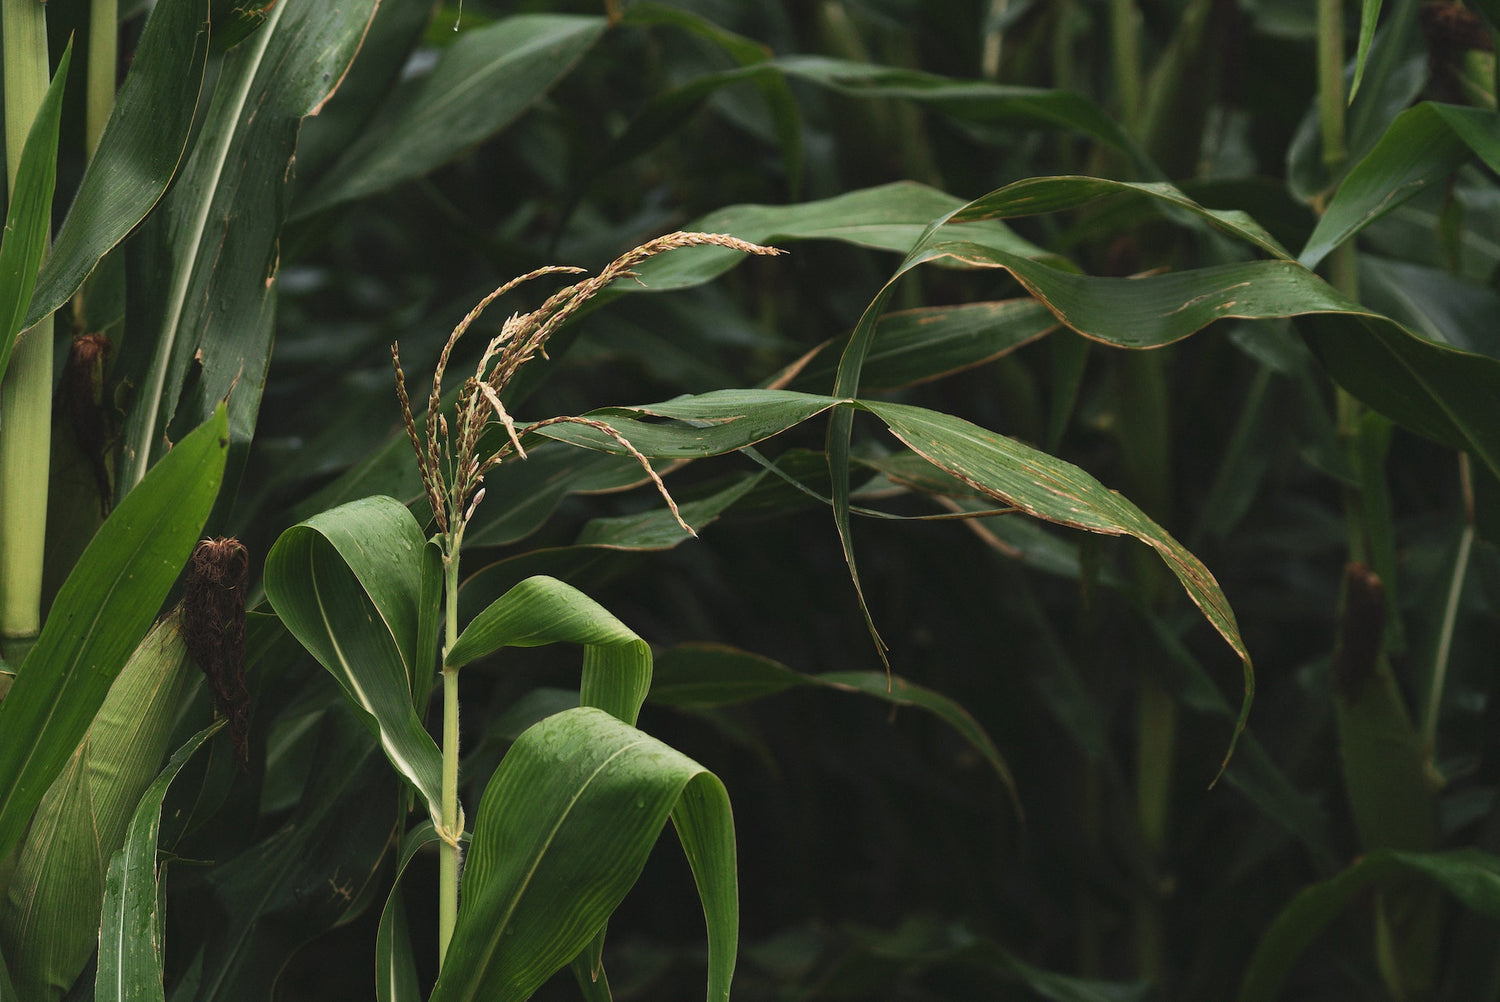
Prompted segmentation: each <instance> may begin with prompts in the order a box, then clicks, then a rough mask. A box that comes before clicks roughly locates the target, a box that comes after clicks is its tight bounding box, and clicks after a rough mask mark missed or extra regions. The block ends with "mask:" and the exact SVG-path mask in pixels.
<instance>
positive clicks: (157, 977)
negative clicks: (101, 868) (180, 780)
mask: <svg viewBox="0 0 1500 1002" xmlns="http://www.w3.org/2000/svg"><path fill="white" fill-rule="evenodd" d="M222 726H224V724H223V721H216V722H215V723H213V724H211V725H210V726H208V727H205V728H204V729H203V730H201V731H199V732H198V733H197V734H195V735H193V736H192V737H191V738H189V739H188V742H187V743H186V744H184V745H183V746H182V747H181V748H179V749H178V750H177V751H176V753H174V754H173V755H172V758H171V760H170V761H168V762H167V765H166V768H164V769H162V771H161V774H160V775H159V776H157V777H156V780H155V781H154V782H153V783H152V784H151V785H150V786H149V787H147V788H146V792H145V793H144V794H143V795H142V796H141V800H140V804H139V806H137V807H136V809H135V812H134V813H133V814H132V815H131V818H130V826H129V828H128V829H127V830H126V833H125V845H124V847H123V848H122V849H120V850H119V851H118V852H116V853H115V854H114V856H113V858H111V860H110V863H109V875H108V877H107V878H106V881H105V885H104V916H103V921H102V922H101V924H100V926H99V970H98V973H97V974H96V976H95V979H94V1000H95V1002H165V999H166V992H165V990H164V989H163V987H162V948H161V929H162V916H161V912H160V893H159V885H160V882H161V874H160V871H159V870H158V869H157V864H156V840H157V833H158V832H159V831H160V830H161V806H162V801H163V800H164V799H166V796H167V787H169V786H171V785H172V780H174V779H176V778H177V774H178V773H179V772H180V771H182V767H183V765H185V764H186V763H187V760H188V759H189V758H191V757H192V756H193V753H194V752H196V751H197V750H198V749H199V748H200V747H201V746H202V745H203V743H204V742H205V741H207V740H208V739H209V738H210V737H212V736H213V735H214V733H215V732H216V731H218V730H219V728H220V727H222Z"/></svg>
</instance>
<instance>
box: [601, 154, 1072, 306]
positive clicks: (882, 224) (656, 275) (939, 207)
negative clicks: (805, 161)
mask: <svg viewBox="0 0 1500 1002" xmlns="http://www.w3.org/2000/svg"><path fill="white" fill-rule="evenodd" d="M965 204H966V203H965V202H964V201H963V199H961V198H957V197H955V196H953V195H949V194H947V193H946V192H942V191H938V190H937V189H936V188H930V187H928V186H927V185H922V184H917V183H916V182H914V181H897V182H894V183H892V184H885V185H880V186H878V187H875V188H862V189H860V190H858V191H851V192H846V193H845V194H842V195H835V196H834V197H832V198H825V199H822V200H820V201H816V202H801V203H798V204H796V205H731V206H729V207H727V208H724V209H718V210H716V211H714V212H711V213H709V214H708V215H706V216H701V217H699V218H698V219H695V220H694V221H693V222H692V223H691V224H689V228H691V229H693V230H699V231H703V232H707V233H729V234H733V235H734V236H737V237H739V238H741V239H742V240H750V241H752V242H754V243H761V244H781V243H786V242H788V241H793V240H838V241H842V242H844V243H848V244H853V245H854V246H856V247H870V248H874V249H876V250H888V251H895V252H897V253H901V254H904V253H906V252H907V251H909V250H910V249H911V248H912V246H913V245H914V244H915V243H916V242H917V241H918V240H919V239H921V237H922V235H923V234H924V233H925V232H926V231H927V228H928V226H929V224H931V223H932V221H933V220H934V219H938V218H939V217H946V216H948V215H949V214H951V213H954V212H957V211H958V210H959V209H962V208H963V207H964V205H965ZM972 232H973V233H974V235H975V239H976V240H978V241H982V242H984V243H987V244H991V245H993V246H996V247H1002V248H1005V249H1008V250H1010V251H1012V252H1013V253H1015V254H1019V255H1021V256H1024V257H1033V258H1037V259H1039V260H1046V261H1050V262H1052V263H1054V264H1057V265H1059V266H1065V267H1070V265H1068V263H1067V261H1066V259H1064V258H1061V257H1059V256H1057V255H1055V254H1052V253H1050V252H1048V251H1045V250H1043V249H1041V248H1040V247H1037V246H1036V245H1035V244H1033V243H1031V242H1030V241H1028V240H1025V239H1023V238H1022V237H1020V236H1019V235H1017V234H1016V233H1014V232H1012V231H1011V230H1010V229H1009V228H1008V227H1006V226H1005V225H1004V224H1003V223H998V222H994V221H989V222H983V223H980V224H979V225H977V226H976V227H975V229H974V230H973V231H972ZM744 257H745V255H743V254H741V253H739V252H738V251H734V250H730V249H728V248H724V247H685V248H682V249H680V250H674V251H670V252H668V253H666V254H660V255H657V256H656V257H654V258H652V259H651V260H649V261H646V262H644V263H643V264H641V265H640V266H639V267H637V268H636V269H635V270H636V271H637V272H638V273H639V275H640V286H638V287H637V286H633V285H627V284H624V283H621V284H620V285H619V286H618V287H617V288H619V289H622V290H626V291H628V290H630V289H631V288H644V289H646V290H649V291H654V292H660V291H663V290H667V289H682V288H688V287H690V286H694V285H701V284H702V283H704V282H708V281H711V280H712V279H714V278H717V277H718V276H719V275H722V274H723V273H724V272H726V271H729V270H730V269H731V268H734V267H735V266H736V265H738V264H739V263H740V262H741V261H742V260H743V259H744Z"/></svg>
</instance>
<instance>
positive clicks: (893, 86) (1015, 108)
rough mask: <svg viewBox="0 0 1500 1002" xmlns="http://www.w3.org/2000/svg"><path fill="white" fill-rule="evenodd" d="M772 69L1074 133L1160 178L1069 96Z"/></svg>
mask: <svg viewBox="0 0 1500 1002" xmlns="http://www.w3.org/2000/svg"><path fill="white" fill-rule="evenodd" d="M772 65H773V66H774V67H775V68H776V69H777V70H779V71H780V72H782V73H785V74H786V75H787V76H790V77H792V78H793V79H796V80H804V81H807V82H808V83H814V84H818V85H820V86H823V87H827V88H829V89H830V90H833V91H836V92H838V93H840V94H844V95H847V96H849V97H873V98H904V99H906V100H910V101H917V102H920V103H923V104H929V105H931V106H932V107H934V108H936V109H938V110H939V111H941V112H943V113H944V114H946V115H950V116H952V117H953V118H955V119H958V120H959V121H963V122H972V123H975V124H978V125H1007V126H1021V127H1026V128H1052V129H1067V130H1072V131H1076V132H1079V133H1081V134H1083V135H1086V136H1090V137H1092V138H1094V139H1098V140H1099V141H1100V142H1103V143H1105V144H1107V145H1109V146H1112V147H1114V148H1115V149H1117V150H1120V151H1122V152H1124V153H1127V154H1129V155H1130V157H1131V158H1132V159H1133V160H1134V161H1135V162H1136V164H1137V166H1138V167H1140V169H1141V170H1142V171H1143V172H1145V173H1147V174H1154V175H1158V176H1159V174H1160V172H1159V170H1158V169H1157V168H1156V167H1154V166H1153V165H1152V164H1151V161H1150V158H1149V157H1148V156H1147V155H1146V153H1145V152H1144V151H1143V150H1142V149H1141V148H1140V146H1139V145H1138V144H1137V143H1136V142H1135V140H1134V139H1132V138H1131V137H1130V135H1129V134H1128V133H1127V132H1126V131H1125V130H1124V129H1122V128H1121V127H1120V125H1119V123H1117V122H1116V121H1115V120H1114V119H1112V118H1110V117H1109V116H1108V115H1106V114H1105V113H1104V111H1103V110H1101V109H1100V108H1099V106H1098V105H1096V104H1094V103H1093V102H1091V101H1089V100H1088V99H1087V98H1084V97H1081V96H1080V95H1078V94H1074V93H1072V92H1070V91H1066V90H1060V89H1051V88H1041V87H1014V86H1004V85H1001V84H995V83H990V82H989V81H982V80H956V79H952V78H950V77H942V76H938V75H936V74H933V73H923V72H921V71H919V70H909V69H901V68H898V67H893V66H876V65H872V64H869V63H857V62H851V61H848V60H844V59H832V58H828V57H826V56H786V57H784V58H781V59H778V60H776V61H775V62H774V63H773V64H772Z"/></svg>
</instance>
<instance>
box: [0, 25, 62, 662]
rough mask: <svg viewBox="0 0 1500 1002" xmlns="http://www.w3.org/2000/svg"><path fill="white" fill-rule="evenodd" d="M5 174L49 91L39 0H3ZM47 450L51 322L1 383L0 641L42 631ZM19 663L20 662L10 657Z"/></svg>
mask: <svg viewBox="0 0 1500 1002" xmlns="http://www.w3.org/2000/svg"><path fill="white" fill-rule="evenodd" d="M0 33H3V38H4V45H5V55H4V73H5V168H6V171H5V176H6V180H7V183H8V185H9V186H11V187H13V186H14V185H15V178H16V171H17V169H18V167H19V165H20V160H21V150H22V148H23V147H24V146H25V143H26V135H27V133H28V132H29V131H30V129H31V123H32V120H33V119H34V118H35V117H36V112H37V109H38V108H39V107H40V106H41V103H42V96H43V95H44V94H45V93H46V91H47V82H48V69H47V16H46V6H45V5H44V4H43V3H41V0H3V5H0ZM51 454H52V321H51V319H50V318H49V319H47V320H44V321H42V322H41V323H39V324H37V325H36V326H35V327H33V328H31V330H29V331H27V332H25V333H24V335H23V336H22V338H21V340H20V341H19V342H18V343H17V344H16V347H15V349H14V353H13V354H12V355H11V359H10V366H9V368H8V370H7V372H6V374H5V383H4V386H3V387H0V641H4V642H6V647H7V649H8V650H12V652H13V653H12V657H14V647H13V645H12V644H11V643H10V641H11V639H12V638H21V639H22V640H23V643H24V638H29V637H32V636H34V635H35V634H36V633H37V632H38V631H39V630H40V629H41V600H42V557H43V553H44V549H43V543H44V541H45V538H46V529H47V514H46V513H47V471H48V468H49V466H50V460H51ZM15 665H19V660H17V661H16V662H15Z"/></svg>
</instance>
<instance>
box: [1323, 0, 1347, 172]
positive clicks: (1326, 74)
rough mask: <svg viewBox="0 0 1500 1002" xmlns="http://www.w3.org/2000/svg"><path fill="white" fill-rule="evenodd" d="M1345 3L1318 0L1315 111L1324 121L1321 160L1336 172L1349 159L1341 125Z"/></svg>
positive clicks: (1337, 0) (1333, 0) (1341, 1)
mask: <svg viewBox="0 0 1500 1002" xmlns="http://www.w3.org/2000/svg"><path fill="white" fill-rule="evenodd" d="M1344 107H1345V105H1344V4H1343V0H1318V113H1319V115H1320V116H1321V117H1322V124H1323V164H1324V166H1326V167H1327V168H1328V170H1329V172H1330V173H1337V172H1338V170H1339V168H1341V167H1342V166H1343V164H1344V161H1345V160H1346V159H1348V156H1349V150H1348V146H1347V140H1346V139H1345V129H1344Z"/></svg>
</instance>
